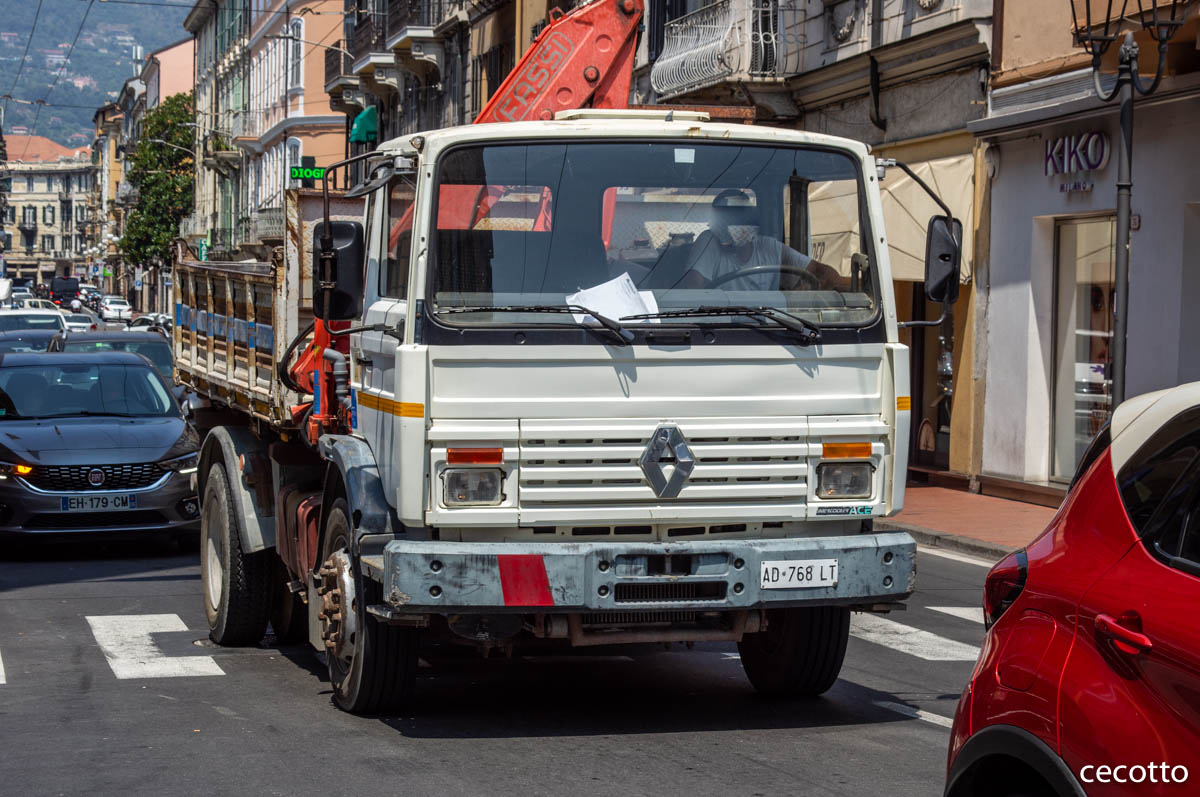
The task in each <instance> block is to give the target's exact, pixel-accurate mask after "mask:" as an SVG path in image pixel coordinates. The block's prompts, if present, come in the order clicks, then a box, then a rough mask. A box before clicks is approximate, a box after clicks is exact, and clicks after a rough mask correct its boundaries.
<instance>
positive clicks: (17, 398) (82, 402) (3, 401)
mask: <svg viewBox="0 0 1200 797" xmlns="http://www.w3.org/2000/svg"><path fill="white" fill-rule="evenodd" d="M9 318H12V316H9ZM30 318H34V317H30ZM60 323H61V320H60ZM10 326H11V325H10ZM30 328H35V327H32V326H31V327H30ZM85 412H91V413H93V414H94V413H96V412H100V413H112V414H118V415H134V416H147V415H148V416H171V417H177V416H178V415H179V410H178V409H176V406H175V402H173V401H172V400H171V394H170V393H168V392H167V388H166V386H165V385H164V384H163V381H162V379H161V378H160V377H159V376H158V374H157V373H156V372H155V371H154V369H152V368H151V367H150V366H149V365H115V364H112V365H110V364H95V365H92V364H89V365H81V364H74V363H67V364H63V365H58V364H51V363H49V362H47V363H46V364H44V365H28V366H16V367H9V368H5V369H3V371H2V372H0V421H5V420H11V419H18V418H22V417H25V416H30V417H34V416H36V417H70V416H74V415H82V414H83V413H85Z"/></svg>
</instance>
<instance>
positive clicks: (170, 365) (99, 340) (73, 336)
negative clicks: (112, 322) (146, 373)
mask: <svg viewBox="0 0 1200 797" xmlns="http://www.w3.org/2000/svg"><path fill="white" fill-rule="evenodd" d="M49 350H50V351H63V352H68V353H71V354H84V353H88V352H105V351H128V352H133V353H134V354H140V355H142V356H143V357H145V358H146V359H147V360H149V361H150V362H152V363H154V367H155V369H156V370H157V371H158V372H159V373H160V374H162V378H163V379H165V380H166V381H167V384H168V385H169V384H172V383H173V382H174V380H175V352H174V350H173V349H172V348H171V341H170V340H168V339H167V338H166V337H164V336H163V335H157V334H150V333H146V332H126V331H120V332H69V333H67V334H65V335H58V336H56V337H55V338H54V339H53V340H51V341H50V348H49Z"/></svg>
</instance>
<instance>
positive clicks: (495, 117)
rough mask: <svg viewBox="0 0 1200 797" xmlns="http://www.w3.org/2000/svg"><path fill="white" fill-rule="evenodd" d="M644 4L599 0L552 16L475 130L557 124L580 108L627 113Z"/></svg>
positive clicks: (638, 0) (634, 0) (639, 0)
mask: <svg viewBox="0 0 1200 797" xmlns="http://www.w3.org/2000/svg"><path fill="white" fill-rule="evenodd" d="M643 10H644V6H643V0H596V1H595V2H593V3H588V4H587V5H583V6H580V7H579V8H576V9H575V10H574V11H572V12H571V13H569V14H564V13H563V12H562V11H561V10H559V9H557V8H556V9H552V10H551V11H550V22H549V24H548V25H546V27H545V28H544V29H543V30H542V32H541V33H540V34H538V37H537V39H536V40H535V41H534V42H533V45H532V46H531V47H530V48H529V50H528V51H526V53H525V55H524V56H522V58H521V61H520V63H518V64H517V65H516V67H515V68H514V69H513V71H512V72H510V73H509V75H508V77H507V78H505V80H504V82H503V83H501V84H500V88H498V89H497V90H496V93H495V94H493V95H492V98H491V99H490V100H488V103H487V105H485V106H484V108H483V110H482V111H480V112H479V116H478V117H476V119H475V124H485V123H487V122H520V121H526V120H546V119H553V118H554V114H555V113H557V112H558V111H566V110H573V109H575V108H626V107H628V106H629V84H630V82H631V81H632V80H633V59H634V55H635V53H636V48H637V31H638V26H639V24H640V23H641V21H642V13H643Z"/></svg>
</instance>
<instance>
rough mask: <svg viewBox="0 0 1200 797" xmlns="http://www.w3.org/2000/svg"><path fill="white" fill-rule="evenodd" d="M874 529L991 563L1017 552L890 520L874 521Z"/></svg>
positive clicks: (982, 541)
mask: <svg viewBox="0 0 1200 797" xmlns="http://www.w3.org/2000/svg"><path fill="white" fill-rule="evenodd" d="M875 528H876V529H877V530H879V531H905V532H908V533H909V534H910V535H912V538H913V539H914V540H916V541H917V542H919V543H920V544H922V545H928V546H929V547H931V548H943V549H945V550H947V551H954V552H955V553H961V554H966V555H968V556H978V557H980V558H981V559H990V560H992V561H999V560H1001V559H1003V558H1004V557H1005V556H1007V555H1008V554H1010V553H1012V552H1013V551H1015V550H1017V549H1016V548H1014V547H1012V546H1009V545H1000V544H999V543H994V542H987V541H985V540H977V539H974V538H973V537H960V536H959V535H957V534H950V533H949V532H945V531H936V530H934V529H927V528H925V527H924V526H916V525H913V524H911V523H897V522H895V521H892V520H885V521H879V520H877V521H875Z"/></svg>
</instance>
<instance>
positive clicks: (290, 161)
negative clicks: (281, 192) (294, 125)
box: [284, 138, 303, 188]
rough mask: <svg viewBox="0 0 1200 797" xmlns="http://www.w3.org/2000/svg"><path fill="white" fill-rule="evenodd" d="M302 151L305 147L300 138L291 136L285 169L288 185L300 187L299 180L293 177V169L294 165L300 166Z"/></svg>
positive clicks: (288, 142)
mask: <svg viewBox="0 0 1200 797" xmlns="http://www.w3.org/2000/svg"><path fill="white" fill-rule="evenodd" d="M302 153H303V149H302V148H301V146H300V139H298V138H289V139H288V141H287V163H286V164H285V165H284V169H285V170H286V171H285V179H287V181H288V185H289V186H290V187H292V188H299V187H300V181H299V180H293V179H291V171H292V167H293V166H297V167H298V166H300V157H301V155H302Z"/></svg>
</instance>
